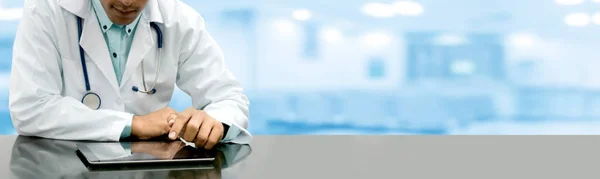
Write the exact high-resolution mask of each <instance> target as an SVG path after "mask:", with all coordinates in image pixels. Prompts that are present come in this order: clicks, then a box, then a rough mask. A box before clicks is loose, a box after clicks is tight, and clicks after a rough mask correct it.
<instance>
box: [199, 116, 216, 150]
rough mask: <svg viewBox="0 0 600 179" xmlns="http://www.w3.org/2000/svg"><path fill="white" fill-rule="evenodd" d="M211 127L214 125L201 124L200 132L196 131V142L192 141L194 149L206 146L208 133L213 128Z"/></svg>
mask: <svg viewBox="0 0 600 179" xmlns="http://www.w3.org/2000/svg"><path fill="white" fill-rule="evenodd" d="M213 126H214V125H213V123H212V122H211V121H205V122H204V123H202V126H200V131H198V136H197V137H196V141H194V143H195V144H196V147H203V146H204V145H206V142H208V136H209V135H210V131H212V130H213V128H214V127H213Z"/></svg>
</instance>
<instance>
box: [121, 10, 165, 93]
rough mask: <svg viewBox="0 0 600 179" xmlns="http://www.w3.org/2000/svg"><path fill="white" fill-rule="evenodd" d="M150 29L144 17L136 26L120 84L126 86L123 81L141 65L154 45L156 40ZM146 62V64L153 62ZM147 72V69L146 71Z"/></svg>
mask: <svg viewBox="0 0 600 179" xmlns="http://www.w3.org/2000/svg"><path fill="white" fill-rule="evenodd" d="M152 34H153V33H152V28H151V27H150V23H149V22H148V20H147V19H146V18H144V17H142V18H141V19H140V22H139V24H138V25H137V30H136V32H135V36H134V37H133V42H132V43H131V50H130V52H129V57H128V59H127V64H126V66H125V72H124V73H123V79H122V81H123V82H122V83H121V85H123V84H126V83H125V81H127V80H129V78H131V76H132V75H133V73H134V72H136V71H137V70H136V68H137V67H138V66H139V65H140V63H143V60H144V58H145V57H146V55H147V54H148V52H149V51H150V49H152V47H153V46H155V45H156V44H155V43H156V42H155V41H156V40H155V39H156V38H157V37H155V36H154V35H152ZM152 60H153V59H151V60H148V62H147V63H150V62H153V61H152ZM146 70H148V69H146Z"/></svg>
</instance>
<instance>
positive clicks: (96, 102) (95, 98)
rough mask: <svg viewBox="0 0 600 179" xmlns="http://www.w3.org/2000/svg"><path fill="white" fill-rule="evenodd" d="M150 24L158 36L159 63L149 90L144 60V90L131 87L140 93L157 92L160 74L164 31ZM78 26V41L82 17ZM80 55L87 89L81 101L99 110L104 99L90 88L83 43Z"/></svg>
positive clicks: (81, 29)
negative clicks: (156, 86)
mask: <svg viewBox="0 0 600 179" xmlns="http://www.w3.org/2000/svg"><path fill="white" fill-rule="evenodd" d="M150 26H151V27H152V28H153V29H154V30H156V36H157V39H158V50H157V52H156V53H157V56H156V58H157V59H158V65H157V66H156V75H155V77H154V84H153V85H152V87H151V88H150V89H151V90H148V88H146V77H145V74H144V63H143V62H142V83H143V85H144V90H140V89H139V88H138V87H137V86H133V87H132V88H131V90H133V91H135V92H140V93H145V94H149V95H152V94H155V93H156V88H154V87H155V85H156V82H157V80H158V74H159V73H160V54H161V53H160V52H161V50H162V45H163V39H162V38H163V37H162V31H161V30H160V28H159V27H158V25H157V24H156V23H154V22H150ZM77 28H78V29H79V38H78V41H80V40H81V35H82V32H83V25H82V22H81V17H77ZM79 55H80V57H81V66H82V68H83V77H84V78H85V90H86V91H87V93H86V94H85V95H83V98H82V99H81V102H82V103H83V104H84V105H86V106H87V107H89V108H91V109H94V110H97V109H100V106H101V105H102V100H101V99H100V96H99V95H98V94H96V93H94V92H93V91H92V90H91V88H90V81H89V78H88V73H87V67H86V63H85V55H84V52H83V48H82V47H81V45H79Z"/></svg>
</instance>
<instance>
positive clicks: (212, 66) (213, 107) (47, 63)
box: [9, 0, 252, 144]
mask: <svg viewBox="0 0 600 179" xmlns="http://www.w3.org/2000/svg"><path fill="white" fill-rule="evenodd" d="M23 11H24V14H23V17H22V19H21V22H20V25H19V27H18V31H17V34H16V38H15V42H14V52H13V62H12V64H13V66H12V73H11V77H10V97H9V108H10V114H11V117H12V121H13V124H14V126H15V128H16V130H17V132H18V133H19V134H21V135H25V136H39V137H45V138H54V139H66V140H98V141H117V140H119V137H120V134H121V132H122V130H123V128H124V127H125V125H126V121H127V119H130V118H132V116H133V115H145V114H149V113H151V112H154V111H156V110H159V109H161V108H164V107H166V106H168V103H169V101H170V99H171V96H172V94H173V91H174V90H175V88H176V87H178V88H179V89H181V90H182V91H184V92H185V93H187V94H189V95H190V96H191V99H192V104H193V107H194V108H196V109H203V110H205V111H206V112H207V114H208V115H210V116H211V117H213V118H215V119H216V120H219V121H221V122H223V123H225V124H229V125H230V126H231V129H230V132H229V133H228V134H227V136H225V139H224V141H223V142H231V143H240V144H247V143H250V142H251V140H252V136H251V135H250V133H249V132H248V131H247V127H248V105H249V101H248V99H247V97H246V96H245V95H244V94H243V89H242V87H241V85H240V83H239V82H238V81H237V80H236V79H235V77H234V76H233V75H232V74H231V73H230V72H229V71H228V70H227V69H226V67H225V63H224V56H223V54H222V51H221V49H220V48H219V46H218V45H217V43H216V42H215V41H214V40H213V39H212V37H211V36H210V35H209V34H208V32H207V30H206V28H205V24H204V19H203V18H202V17H201V16H200V15H199V14H198V13H197V12H196V11H194V10H193V9H192V8H190V7H189V6H187V5H186V4H184V3H182V2H181V1H180V0H149V1H148V4H147V6H146V11H145V12H143V15H142V18H141V19H140V21H139V25H138V27H137V32H136V34H135V37H134V40H133V45H132V47H131V52H130V55H129V59H128V61H127V64H126V70H125V71H124V75H123V79H122V83H121V85H118V84H117V80H116V77H115V74H114V70H113V67H112V64H111V60H110V57H109V52H108V49H107V45H106V43H105V41H104V38H103V35H102V32H101V29H100V27H99V25H98V20H97V18H96V14H95V13H94V12H93V9H92V7H91V3H90V0H26V1H25V5H24V8H23ZM76 16H79V17H81V18H82V19H83V34H82V37H81V42H80V44H81V46H82V47H83V49H84V51H85V56H86V63H87V69H88V74H89V75H88V76H89V82H90V85H91V90H92V91H93V92H95V93H97V94H98V95H99V96H100V97H101V100H102V106H101V109H99V110H92V109H90V108H88V107H86V106H85V105H83V104H82V102H81V99H82V97H83V95H85V94H86V89H85V81H84V77H83V72H82V66H81V61H80V56H79V45H78V39H77V38H78V28H77V20H76ZM150 22H156V23H158V25H159V26H160V28H161V30H162V32H163V36H164V38H163V39H164V46H163V49H162V52H161V53H162V55H161V58H160V59H161V60H162V62H161V72H160V76H159V79H158V84H157V85H156V89H157V93H156V94H154V95H147V94H142V93H136V92H134V91H133V90H132V86H138V87H140V88H142V89H143V87H142V81H141V80H142V77H141V76H142V75H141V66H140V64H141V63H144V68H145V74H146V84H147V85H151V84H153V82H154V77H155V75H156V74H155V71H156V67H157V57H156V50H157V40H156V33H155V32H154V30H153V29H152V28H151V27H150V25H149V23H150Z"/></svg>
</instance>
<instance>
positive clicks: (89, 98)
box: [81, 92, 102, 110]
mask: <svg viewBox="0 0 600 179" xmlns="http://www.w3.org/2000/svg"><path fill="white" fill-rule="evenodd" d="M81 102H82V103H83V104H84V105H86V106H87V107H89V108H90V109H93V110H97V109H100V105H101V104H102V100H100V96H98V94H96V93H93V92H88V93H87V94H85V96H83V99H82V100H81Z"/></svg>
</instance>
